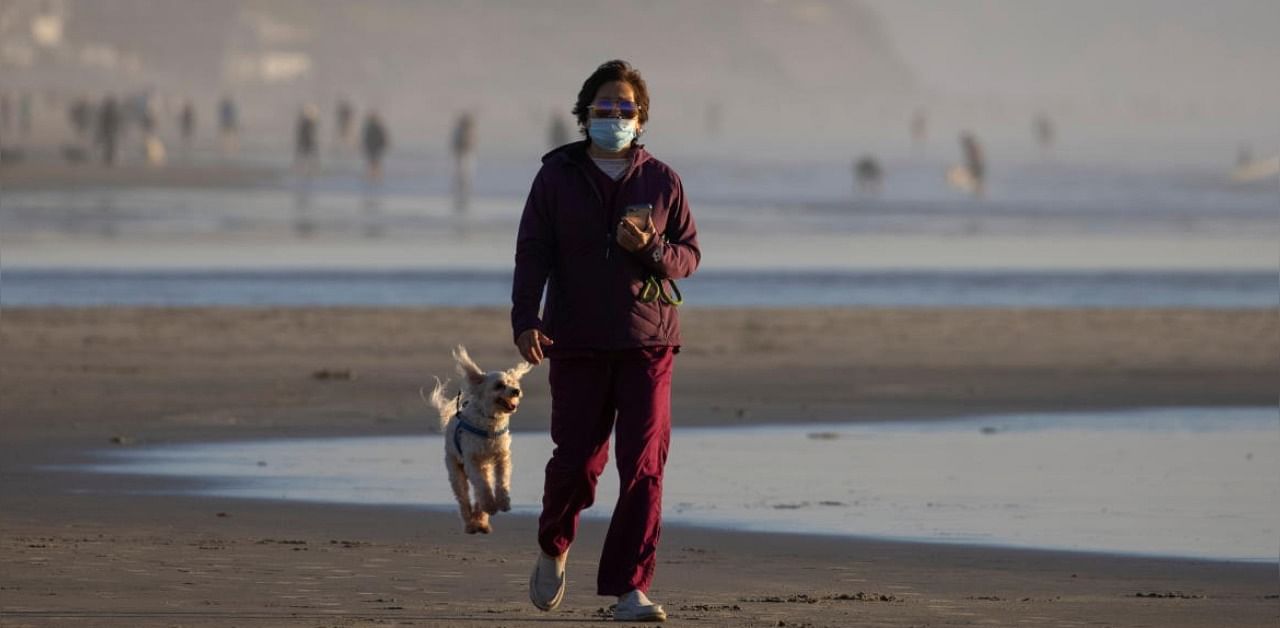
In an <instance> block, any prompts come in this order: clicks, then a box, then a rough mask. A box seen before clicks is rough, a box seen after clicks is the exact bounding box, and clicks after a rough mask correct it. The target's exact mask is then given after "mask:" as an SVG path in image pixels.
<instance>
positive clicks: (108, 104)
mask: <svg viewBox="0 0 1280 628" xmlns="http://www.w3.org/2000/svg"><path fill="white" fill-rule="evenodd" d="M97 131H98V134H97V142H98V146H99V147H101V148H102V163H104V164H106V165H108V166H110V165H112V164H114V163H115V161H116V145H117V142H118V140H119V139H120V105H119V104H117V103H116V99H115V97H114V96H107V97H106V98H105V99H103V101H102V105H101V106H99V107H98V129H97Z"/></svg>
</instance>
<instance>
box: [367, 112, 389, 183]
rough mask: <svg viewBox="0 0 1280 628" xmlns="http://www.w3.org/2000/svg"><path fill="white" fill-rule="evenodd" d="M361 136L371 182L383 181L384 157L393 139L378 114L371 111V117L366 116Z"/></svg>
mask: <svg viewBox="0 0 1280 628" xmlns="http://www.w3.org/2000/svg"><path fill="white" fill-rule="evenodd" d="M361 136H362V137H361V144H362V145H363V148H364V158H365V161H366V162H367V163H368V165H369V170H368V177H369V180H370V181H373V182H378V181H381V180H382V155H383V154H384V153H386V152H387V146H389V145H390V144H391V139H390V137H388V135H387V127H386V125H384V124H383V123H382V118H381V117H380V116H379V115H378V112H376V111H371V112H369V115H367V116H365V118H364V131H363V133H361Z"/></svg>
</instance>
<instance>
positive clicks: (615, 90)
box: [511, 61, 701, 622]
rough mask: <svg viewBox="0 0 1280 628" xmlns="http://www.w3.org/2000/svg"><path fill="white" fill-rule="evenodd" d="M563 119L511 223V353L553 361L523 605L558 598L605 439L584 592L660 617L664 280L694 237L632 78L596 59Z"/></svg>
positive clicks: (667, 418) (628, 617)
mask: <svg viewBox="0 0 1280 628" xmlns="http://www.w3.org/2000/svg"><path fill="white" fill-rule="evenodd" d="M573 113H574V115H575V116H577V118H578V125H579V127H581V129H582V130H583V132H584V133H585V134H586V136H587V138H588V139H587V140H586V141H583V142H575V143H572V144H568V145H565V146H561V147H559V148H557V149H555V150H553V151H551V152H550V153H548V154H547V155H546V156H544V157H543V158H542V168H541V169H540V170H539V171H538V174H537V176H536V177H535V178H534V180H533V185H532V188H531V190H530V192H529V197H528V201H527V202H526V204H525V207H524V213H523V215H522V216H521V218H520V228H519V234H518V235H517V236H516V265H515V273H514V276H513V280H512V290H511V301H512V308H511V324H512V332H513V334H512V335H513V337H514V338H515V341H516V346H517V348H518V349H519V350H520V355H522V356H524V359H526V360H528V361H529V362H531V363H533V364H537V363H539V362H541V361H542V360H543V358H544V357H545V358H548V359H549V360H550V362H551V373H550V375H549V377H550V382H551V399H552V401H551V439H552V441H554V442H555V449H554V450H553V451H552V453H551V460H550V461H549V462H547V465H546V473H545V478H546V480H545V484H544V486H543V493H542V514H541V516H539V518H538V547H539V549H540V552H539V555H538V558H537V562H536V564H535V567H534V571H533V575H532V576H531V577H530V580H529V598H530V600H531V601H532V602H533V604H534V605H535V606H536V607H538V608H539V609H542V610H545V611H550V610H553V609H555V608H556V607H557V606H559V604H560V602H561V600H562V599H563V597H564V591H565V584H566V577H565V567H566V563H567V559H568V554H569V549H570V547H571V546H572V545H573V543H574V540H575V538H576V535H577V531H578V516H579V513H581V511H582V510H583V509H584V508H587V507H588V506H590V505H591V504H592V502H593V501H594V500H595V492H596V481H597V479H598V478H599V477H600V475H601V474H602V473H603V472H604V470H605V466H606V464H607V462H608V458H609V441H610V437H611V435H612V436H613V437H614V438H615V442H614V453H615V455H614V458H615V460H616V465H617V468H618V474H619V478H620V489H619V492H618V501H617V505H616V507H615V508H614V511H613V517H612V520H611V522H610V524H609V531H608V533H607V534H606V535H605V539H604V548H603V550H602V552H601V556H600V562H599V571H598V573H597V576H596V593H597V594H599V595H607V596H616V597H617V599H618V604H617V606H616V607H615V608H614V613H613V618H614V619H615V620H618V621H634V622H639V621H662V620H664V619H666V612H665V611H664V610H663V608H662V606H661V605H659V604H655V603H653V602H652V601H651V600H650V599H649V598H648V591H649V585H650V583H651V582H652V580H653V575H654V570H655V568H656V566H657V562H658V542H659V538H660V536H661V532H662V482H663V469H664V465H665V462H666V459H667V448H668V445H669V443H670V439H671V374H672V365H673V362H674V359H675V354H676V352H677V351H679V349H680V343H681V339H680V322H679V318H678V316H677V312H676V305H678V304H679V293H678V292H677V291H675V290H674V288H672V286H674V283H673V280H675V279H679V278H683V277H688V276H689V275H691V274H693V272H694V270H696V269H697V267H698V263H699V260H700V259H701V252H700V249H699V247H698V235H697V228H696V226H695V225H694V221H693V216H692V214H691V213H690V212H689V203H688V201H687V199H686V197H685V194H684V189H683V187H682V185H681V183H680V178H679V177H678V176H677V175H676V173H675V172H674V171H673V170H672V169H671V168H670V167H669V166H667V165H666V164H664V163H662V162H660V161H658V160H657V159H655V158H654V157H653V156H652V155H650V154H649V153H648V152H647V151H645V149H644V147H642V146H640V144H639V143H638V142H637V139H638V137H639V135H640V133H641V132H643V131H644V126H645V125H646V124H647V123H648V121H649V92H648V88H647V86H646V85H645V82H644V79H643V78H642V77H641V76H640V73H639V72H638V71H636V69H635V68H633V67H631V65H630V64H628V63H626V62H625V61H610V62H608V63H605V64H603V65H601V66H600V67H599V68H597V69H596V71H595V72H594V73H592V74H591V76H589V77H588V78H587V80H586V81H585V82H584V83H583V85H582V88H581V90H580V91H579V92H578V100H577V103H576V104H575V106H574V108H573ZM602 235H605V236H607V237H605V238H602V237H601V236H602ZM544 294H545V296H546V304H545V307H543V296H544Z"/></svg>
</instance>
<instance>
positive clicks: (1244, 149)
mask: <svg viewBox="0 0 1280 628" xmlns="http://www.w3.org/2000/svg"><path fill="white" fill-rule="evenodd" d="M1252 163H1253V147H1252V146H1250V145H1248V144H1241V145H1240V149H1239V150H1237V151H1236V168H1244V167H1247V166H1248V165H1249V164H1252Z"/></svg>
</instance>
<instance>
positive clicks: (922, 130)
mask: <svg viewBox="0 0 1280 628" xmlns="http://www.w3.org/2000/svg"><path fill="white" fill-rule="evenodd" d="M928 135H929V120H928V118H926V117H925V113H924V112H923V111H917V112H915V113H914V114H912V116H911V148H912V150H915V151H916V152H920V151H921V150H923V149H924V143H925V140H926V139H928Z"/></svg>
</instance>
